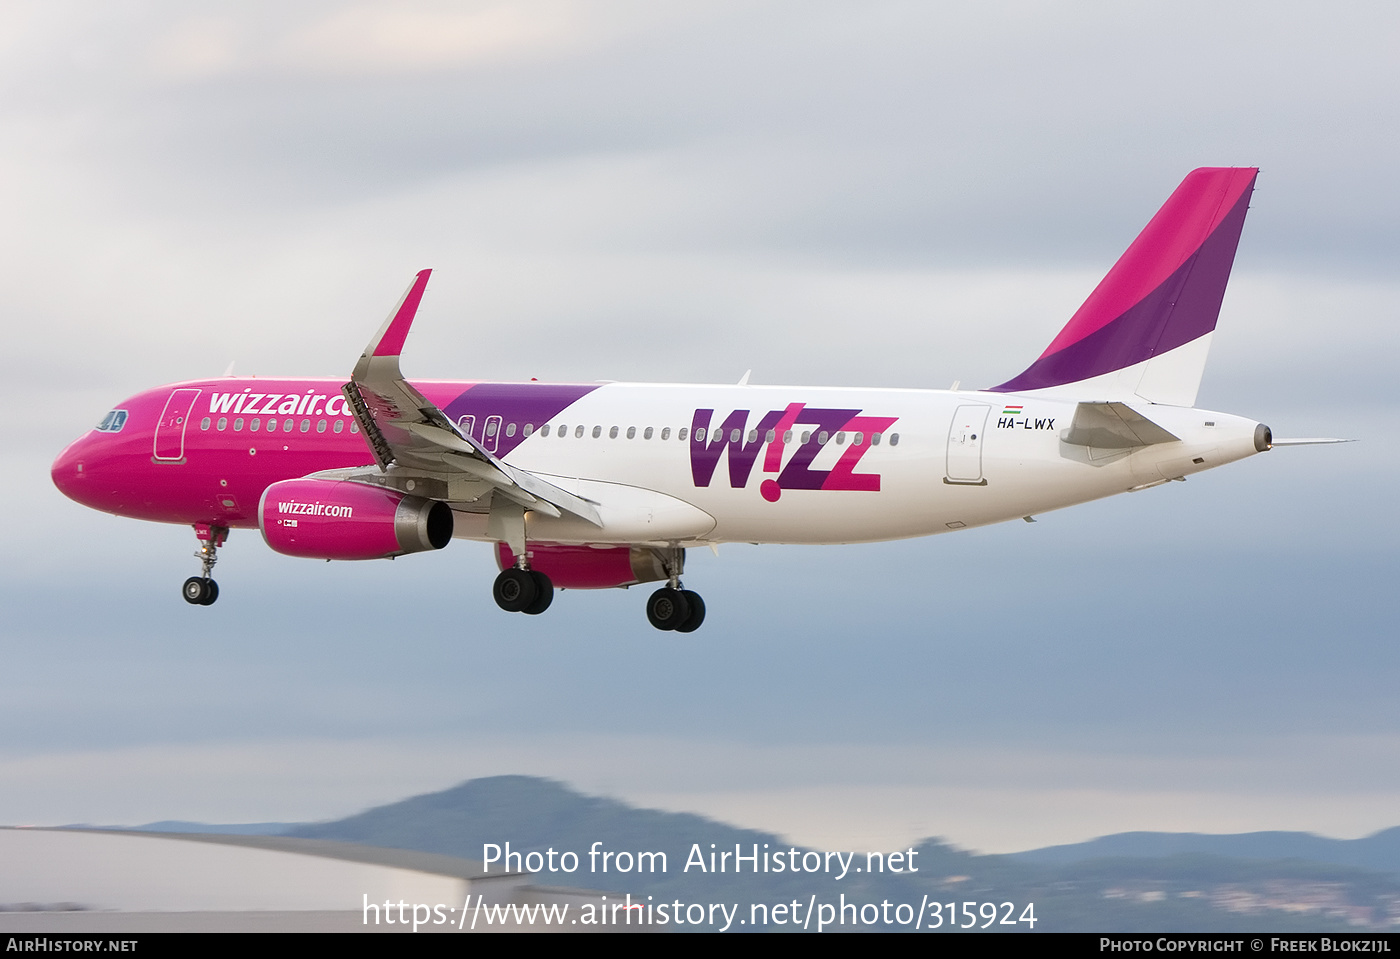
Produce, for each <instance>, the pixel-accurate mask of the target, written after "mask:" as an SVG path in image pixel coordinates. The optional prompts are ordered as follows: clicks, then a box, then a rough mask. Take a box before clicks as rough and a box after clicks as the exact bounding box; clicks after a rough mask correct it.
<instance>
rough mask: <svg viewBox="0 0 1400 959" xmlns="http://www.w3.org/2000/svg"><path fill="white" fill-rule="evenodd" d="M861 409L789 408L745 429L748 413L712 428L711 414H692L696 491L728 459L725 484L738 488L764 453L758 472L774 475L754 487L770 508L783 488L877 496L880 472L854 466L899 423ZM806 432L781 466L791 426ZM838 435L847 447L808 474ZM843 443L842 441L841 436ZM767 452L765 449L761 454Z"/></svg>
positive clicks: (737, 412) (792, 405)
mask: <svg viewBox="0 0 1400 959" xmlns="http://www.w3.org/2000/svg"><path fill="white" fill-rule="evenodd" d="M860 413H861V411H860V410H836V409H820V408H817V407H809V406H807V405H806V404H805V403H789V404H788V406H787V408H786V409H781V410H770V411H769V412H767V413H764V414H763V415H762V416H761V417H760V418H759V420H758V423H757V424H756V425H755V426H753V427H752V428H751V427H750V426H749V415H750V411H749V410H735V411H734V412H733V413H730V414H729V415H728V416H727V417H725V418H724V421H723V422H722V423H720V424H719V425H718V426H716V427H714V428H713V429H712V428H711V426H710V424H711V421H712V420H713V419H714V414H715V411H714V410H696V411H695V417H694V419H693V420H692V421H691V426H690V472H691V477H692V478H693V479H694V480H695V485H696V486H703V487H708V486H709V485H710V483H711V482H712V481H713V480H714V476H715V472H716V470H717V469H718V468H719V460H720V457H721V456H722V455H723V454H724V453H725V452H728V454H729V485H730V486H732V487H733V488H735V489H742V488H743V487H745V486H747V485H748V483H749V477H750V476H751V475H752V473H753V467H754V463H755V462H756V461H757V460H758V457H759V454H760V453H762V454H763V469H762V470H761V472H762V473H775V474H777V475H776V477H770V478H768V479H765V480H763V482H762V483H760V484H759V492H760V493H762V494H763V498H764V499H766V500H768V501H769V502H770V503H772V502H777V500H778V497H780V496H781V495H782V491H783V490H785V489H809V490H815V489H821V490H864V491H867V492H879V490H880V474H879V473H857V472H855V467H856V464H857V463H859V462H860V459H861V457H862V456H864V455H865V453H866V451H867V450H869V449H870V447H871V446H872V445H874V444H875V443H877V442H878V440H877V439H876V438H875V437H876V436H878V435H879V434H882V433H883V432H884V431H885V430H887V429H889V428H890V426H891V425H893V424H894V422H895V421H896V420H897V419H899V417H897V416H861V415H860ZM798 426H807V427H811V429H810V430H806V431H804V432H806V433H807V434H808V435H807V437H806V441H805V442H798V443H797V449H796V451H794V452H793V454H792V456H790V457H789V458H788V460H787V465H786V466H784V465H783V456H784V452H785V450H786V448H787V446H788V445H789V444H791V443H793V440H792V439H791V438H790V437H792V436H794V435H796V429H795V428H796V427H798ZM837 434H850V440H851V442H850V445H849V446H846V447H845V449H844V450H842V452H841V456H840V458H838V459H837V461H836V465H835V466H833V467H832V468H831V469H829V470H823V469H813V468H812V462H813V461H814V460H815V459H816V458H817V454H818V453H820V452H821V451H822V449H823V448H825V446H826V445H827V444H828V443H830V442H832V441H833V440H835V439H836V437H837ZM843 438H844V437H843ZM765 448H766V449H765Z"/></svg>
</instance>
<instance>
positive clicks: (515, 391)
mask: <svg viewBox="0 0 1400 959" xmlns="http://www.w3.org/2000/svg"><path fill="white" fill-rule="evenodd" d="M597 388H598V387H597V385H584V384H572V383H477V384H475V385H473V386H469V387H468V388H467V389H466V390H465V391H464V392H462V393H461V394H460V395H459V396H458V397H457V398H456V399H454V400H452V401H451V402H450V403H448V404H447V406H445V407H444V408H443V412H444V413H446V414H447V417H448V419H450V420H452V422H454V423H456V422H458V421H459V420H460V419H461V418H462V417H463V416H472V417H475V419H476V422H475V423H474V424H473V427H472V438H473V439H474V440H476V441H477V442H478V443H482V444H483V445H486V421H487V420H488V419H489V418H490V417H492V416H499V417H501V427H500V433H499V435H498V437H497V440H496V455H497V456H502V457H503V456H506V455H507V454H509V453H510V451H511V450H513V449H515V448H516V447H517V446H519V445H520V444H521V443H523V442H524V441H525V434H524V427H525V425H526V424H527V423H528V424H530V425H532V426H533V427H534V428H535V429H539V428H540V427H541V426H543V425H544V424H546V423H548V422H549V421H550V420H552V419H553V418H554V417H556V416H558V415H559V414H560V413H561V412H563V411H564V410H565V409H567V408H568V407H569V406H570V405H571V404H573V403H575V402H577V401H578V400H580V399H582V398H583V397H585V396H587V395H588V394H589V393H592V392H593V391H594V390H596V389H597ZM511 423H514V424H515V431H514V435H513V436H507V435H506V433H505V428H506V427H507V426H508V425H509V424H511Z"/></svg>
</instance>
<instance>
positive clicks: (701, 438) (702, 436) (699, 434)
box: [695, 426, 705, 443]
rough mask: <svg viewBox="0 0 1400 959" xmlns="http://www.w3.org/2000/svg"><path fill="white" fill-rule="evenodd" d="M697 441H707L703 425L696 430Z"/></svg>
mask: <svg viewBox="0 0 1400 959" xmlns="http://www.w3.org/2000/svg"><path fill="white" fill-rule="evenodd" d="M695 442H697V443H703V442H705V427H703V426H702V427H700V428H699V429H697V430H696V431H695Z"/></svg>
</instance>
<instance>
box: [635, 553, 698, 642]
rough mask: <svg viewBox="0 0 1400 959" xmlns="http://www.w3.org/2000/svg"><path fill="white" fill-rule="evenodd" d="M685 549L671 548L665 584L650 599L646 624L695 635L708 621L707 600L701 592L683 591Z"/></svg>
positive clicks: (648, 599)
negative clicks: (706, 612)
mask: <svg viewBox="0 0 1400 959" xmlns="http://www.w3.org/2000/svg"><path fill="white" fill-rule="evenodd" d="M684 568H685V550H683V549H675V548H672V550H671V555H670V556H669V557H668V558H667V560H666V573H667V582H666V585H665V586H663V587H661V588H660V589H658V590H657V591H656V592H654V593H652V594H651V596H649V597H648V598H647V621H648V622H650V623H651V624H652V625H653V626H655V627H656V628H657V629H667V630H675V631H676V632H678V633H693V632H695V631H696V630H697V629H699V628H700V624H701V623H703V622H704V621H705V601H704V600H703V599H701V598H700V594H699V593H695V592H692V591H691V590H688V589H681V572H682V570H683V569H684Z"/></svg>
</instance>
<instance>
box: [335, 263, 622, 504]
mask: <svg viewBox="0 0 1400 959" xmlns="http://www.w3.org/2000/svg"><path fill="white" fill-rule="evenodd" d="M431 272H432V271H431V270H423V271H421V272H420V273H419V274H418V275H417V276H416V277H415V278H414V280H413V283H412V285H411V286H409V288H408V292H406V293H405V294H404V296H403V299H402V300H400V301H399V305H398V306H397V307H395V309H394V312H393V313H391V314H390V315H389V318H388V319H387V320H385V321H384V325H383V326H381V327H380V328H379V332H378V333H377V334H375V337H374V339H372V340H371V341H370V343H369V345H368V346H367V347H365V351H364V353H363V354H361V356H360V360H359V362H358V363H356V364H355V370H354V372H353V373H351V374H350V382H349V383H346V384H345V385H344V386H343V387H341V392H343V393H344V394H345V399H346V402H347V404H348V405H349V407H350V412H351V414H352V415H353V416H354V417H355V420H356V422H357V423H358V424H359V426H360V430H361V433H362V434H363V435H364V437H365V442H366V443H368V444H369V448H370V451H371V452H372V453H373V454H374V459H375V462H376V463H377V464H378V465H379V468H380V469H381V470H387V469H388V468H389V467H390V465H395V466H397V467H400V468H403V469H407V470H424V471H428V472H435V473H441V472H442V470H444V469H448V470H456V471H460V472H464V473H468V474H470V475H472V476H473V477H475V478H477V479H481V480H484V481H485V482H487V483H489V484H491V486H493V487H495V488H496V489H497V490H498V491H499V492H500V493H501V494H502V495H504V496H506V497H507V498H509V499H511V500H514V501H515V502H517V503H519V504H520V505H522V506H524V507H525V508H526V509H536V510H539V511H541V512H543V513H547V514H549V515H551V516H558V515H559V510H563V511H564V512H567V513H572V514H574V515H575V516H578V517H580V518H582V519H584V520H587V521H588V522H590V523H592V524H593V525H595V526H602V525H603V522H602V519H601V518H600V517H599V515H598V510H597V509H596V508H595V507H594V506H593V504H591V503H589V502H588V501H587V500H584V499H582V498H580V497H578V496H575V495H574V494H572V493H569V492H567V491H565V490H562V489H560V488H559V487H557V486H555V485H553V484H552V483H548V482H546V481H544V480H542V479H540V478H539V477H537V476H535V475H534V474H532V473H528V472H526V471H525V470H521V469H517V468H516V467H514V466H510V465H509V464H507V463H505V462H502V461H501V460H499V459H497V458H496V457H495V456H494V455H492V454H491V453H488V452H487V451H486V450H485V449H483V448H482V446H481V445H480V444H479V443H477V442H476V441H475V440H473V439H472V438H471V437H470V436H463V435H462V434H461V432H460V431H459V430H458V429H457V427H456V425H455V424H454V423H453V422H452V421H451V420H449V419H448V418H447V416H446V415H445V414H444V413H443V412H442V411H441V410H439V409H438V408H437V407H436V406H434V405H433V404H432V403H431V402H429V401H428V399H427V398H426V397H425V396H423V394H422V393H420V392H418V390H417V389H416V388H414V386H413V385H412V384H411V383H409V382H408V381H407V380H405V379H404V378H403V374H402V373H401V372H400V371H399V353H400V352H401V351H402V349H403V343H404V339H405V337H407V336H408V330H409V327H410V326H412V324H413V317H414V315H415V314H416V313H417V311H418V304H419V302H420V301H421V300H422V298H423V289H424V287H426V286H427V284H428V275H429V274H430V273H431Z"/></svg>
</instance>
